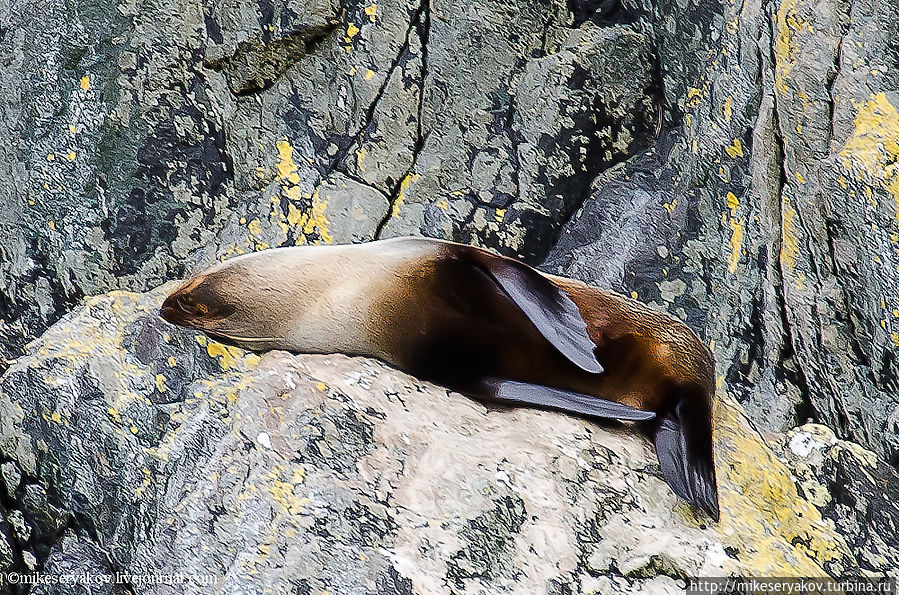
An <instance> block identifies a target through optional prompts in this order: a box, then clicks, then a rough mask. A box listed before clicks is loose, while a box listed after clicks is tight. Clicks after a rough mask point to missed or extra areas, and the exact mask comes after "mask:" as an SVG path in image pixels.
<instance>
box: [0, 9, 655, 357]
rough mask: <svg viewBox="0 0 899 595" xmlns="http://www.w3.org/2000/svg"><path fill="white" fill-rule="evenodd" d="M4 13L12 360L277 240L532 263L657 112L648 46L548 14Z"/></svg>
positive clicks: (1, 42) (2, 305)
mask: <svg viewBox="0 0 899 595" xmlns="http://www.w3.org/2000/svg"><path fill="white" fill-rule="evenodd" d="M73 6H74V8H73ZM3 10H5V11H6V12H0V26H2V27H3V31H6V32H7V34H4V35H3V36H2V37H0V53H2V54H3V55H4V56H6V58H5V59H4V61H3V62H2V63H0V79H2V81H3V82H2V83H0V85H2V87H0V92H2V94H3V97H4V104H3V109H2V112H0V138H2V139H4V140H5V142H4V143H3V144H4V148H3V149H2V150H3V151H4V153H2V154H0V157H2V159H0V161H2V165H0V168H2V169H0V206H2V208H0V213H2V214H0V217H2V219H0V225H2V227H3V229H4V230H5V232H4V233H3V234H0V236H2V239H0V254H2V255H3V258H2V259H0V283H2V285H3V287H4V288H5V291H4V296H3V300H0V336H2V337H3V338H4V341H3V347H2V352H0V356H2V357H5V358H12V357H14V356H15V355H16V354H17V353H19V352H20V351H21V348H22V345H23V344H24V343H25V342H26V341H27V340H28V339H31V338H33V337H35V336H37V335H38V334H39V333H40V332H41V331H42V330H43V329H44V328H46V326H47V325H48V324H49V323H50V322H52V321H54V320H56V319H58V318H59V316H61V315H62V314H63V313H65V312H66V311H68V310H69V309H70V308H71V307H72V305H74V304H75V303H77V301H78V300H79V299H80V298H81V297H82V296H84V295H91V294H96V293H101V292H104V291H108V290H110V289H114V288H124V289H132V290H142V289H147V288H150V287H155V286H157V285H159V284H160V283H161V282H163V281H164V280H166V279H170V278H175V277H180V276H183V275H184V274H185V273H186V272H187V271H189V270H191V269H192V268H194V267H196V266H199V265H201V264H208V263H209V262H211V261H213V260H214V259H216V258H218V257H227V256H231V255H234V254H239V253H241V252H246V251H251V250H256V249H261V248H265V247H269V246H280V245H290V244H295V243H304V242H331V241H336V242H351V241H363V240H368V239H373V238H376V237H380V236H382V235H383V236H385V237H386V236H392V235H398V234H407V233H413V234H422V233H423V234H427V235H431V236H437V237H444V238H449V239H456V240H461V241H465V242H469V243H476V244H480V245H484V246H489V247H493V248H496V249H498V250H500V251H502V252H505V253H508V254H517V255H520V256H523V257H526V258H529V259H530V260H531V261H536V260H539V259H540V258H542V257H543V255H545V254H546V253H547V251H548V250H549V242H551V241H552V238H553V237H554V236H555V235H556V234H557V233H558V229H559V226H560V224H561V223H562V222H563V221H564V220H565V218H566V217H568V215H569V214H570V213H571V212H572V211H573V210H574V209H576V208H577V207H578V205H579V204H580V202H581V201H582V200H583V198H584V188H586V187H587V185H588V184H589V182H590V180H591V179H592V177H593V176H594V175H595V173H596V172H598V171H600V170H602V169H603V168H605V167H608V166H609V165H611V164H613V163H615V162H617V161H620V160H621V159H623V158H625V157H627V156H629V155H631V154H632V153H633V152H634V151H636V150H637V149H639V148H641V147H643V146H646V145H647V144H648V142H649V140H650V138H649V137H650V134H649V132H650V130H651V129H652V127H653V126H654V122H655V119H656V116H655V113H656V110H655V107H654V105H655V99H654V97H655V94H656V92H657V89H656V88H655V87H654V82H653V76H652V72H653V70H652V50H651V41H650V38H649V37H648V36H647V35H645V34H643V33H639V32H637V31H635V30H634V29H632V28H629V27H597V26H594V24H593V23H591V22H586V23H583V24H582V25H581V26H580V27H579V28H571V27H569V25H570V21H571V15H570V14H569V12H568V9H567V5H566V3H565V2H563V1H562V0H557V1H554V2H549V3H536V4H535V3H532V2H528V1H523V0H522V1H519V2H514V1H508V2H499V3H497V2H477V3H461V4H460V3H455V2H442V1H441V2H436V3H429V2H421V3H414V4H413V3H407V2H403V1H400V0H387V1H386V2H374V1H373V2H370V3H367V2H366V3H357V2H350V1H347V2H342V3H336V2H324V1H316V2H311V3H308V2H304V3H296V2H287V3H281V4H277V5H276V4H275V3H269V2H262V3H259V2H243V1H239V0H237V1H228V2H219V3H216V4H215V6H212V5H208V6H207V5H204V4H202V3H197V2H194V3H187V4H185V3H183V2H156V3H152V4H151V5H147V6H143V5H140V6H138V5H137V4H134V3H130V2H124V3H121V4H116V3H114V2H100V3H92V4H89V5H87V4H85V5H84V6H81V4H80V3H79V4H76V5H71V4H69V3H64V2H55V3H54V2H51V3H44V2H41V3H32V4H28V3H20V4H17V5H15V6H12V5H10V6H8V7H6V8H5V9H2V8H0V11H3ZM13 147H16V149H13Z"/></svg>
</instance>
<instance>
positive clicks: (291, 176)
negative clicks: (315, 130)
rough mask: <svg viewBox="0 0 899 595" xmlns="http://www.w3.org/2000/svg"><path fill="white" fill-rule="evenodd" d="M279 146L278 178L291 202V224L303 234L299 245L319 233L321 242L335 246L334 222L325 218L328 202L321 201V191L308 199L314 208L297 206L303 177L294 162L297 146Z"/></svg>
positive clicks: (300, 196) (300, 195) (282, 141)
mask: <svg viewBox="0 0 899 595" xmlns="http://www.w3.org/2000/svg"><path fill="white" fill-rule="evenodd" d="M277 146H278V164H277V167H276V169H277V178H278V183H279V185H280V186H281V190H282V192H283V193H284V194H285V195H286V196H287V198H288V199H290V204H289V205H288V207H287V218H286V219H287V224H288V225H289V226H291V227H294V228H299V231H300V233H299V234H298V237H297V241H296V243H297V244H304V243H306V242H307V237H306V236H308V235H310V234H312V233H317V234H318V236H319V237H320V238H321V241H323V242H325V243H326V244H330V243H332V242H333V241H334V240H333V238H332V237H331V233H330V227H331V222H330V221H328V218H327V217H326V216H325V210H326V208H327V206H328V201H327V200H325V199H322V198H321V195H320V193H319V190H316V191H315V192H314V193H313V194H312V196H308V195H307V197H308V198H309V199H310V200H311V202H312V204H311V205H310V206H309V208H308V209H305V210H304V209H301V208H300V207H298V206H296V204H295V203H296V202H298V201H300V200H301V199H302V198H303V196H302V191H301V189H300V186H299V183H300V176H299V173H298V170H297V165H296V162H295V161H294V159H293V146H292V145H291V144H290V142H289V141H287V140H279V141H278V143H277Z"/></svg>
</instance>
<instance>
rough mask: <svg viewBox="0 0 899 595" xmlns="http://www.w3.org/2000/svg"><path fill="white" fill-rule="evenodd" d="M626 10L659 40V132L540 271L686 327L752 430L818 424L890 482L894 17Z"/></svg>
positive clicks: (616, 171) (898, 348) (833, 10)
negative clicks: (863, 449) (698, 338)
mask: <svg viewBox="0 0 899 595" xmlns="http://www.w3.org/2000/svg"><path fill="white" fill-rule="evenodd" d="M635 10H636V9H635ZM638 12H642V14H643V15H644V16H643V18H644V19H646V20H647V21H651V22H652V23H653V30H654V32H655V41H656V48H657V50H658V51H659V58H660V61H661V71H662V79H663V86H664V89H665V101H666V112H665V125H664V127H663V128H664V131H663V133H662V135H661V138H660V141H659V142H658V143H657V144H656V146H654V147H652V148H650V149H648V150H647V151H645V152H644V153H642V154H640V155H637V156H635V157H633V158H631V159H629V160H628V161H627V162H625V163H622V164H620V165H618V166H616V167H614V168H613V169H610V170H608V171H606V172H604V173H602V174H601V175H600V176H598V177H597V178H596V179H595V180H594V181H593V191H592V194H591V195H590V198H589V200H587V201H586V202H585V204H584V205H583V207H582V209H581V210H580V212H579V213H577V214H576V215H575V216H574V217H573V218H572V220H571V221H570V222H569V223H568V225H567V226H566V228H565V229H564V230H563V232H562V236H561V238H560V241H559V242H558V244H556V245H555V246H554V248H553V249H552V251H551V253H550V256H549V258H548V259H547V261H546V262H545V263H544V265H543V266H544V268H545V269H546V270H549V271H551V272H554V273H562V274H570V275H572V276H575V277H579V278H582V279H585V280H592V281H595V282H598V283H599V284H602V285H605V286H608V287H612V288H615V289H619V290H620V291H623V292H625V293H631V292H634V293H635V294H636V296H637V297H638V298H640V299H642V300H645V301H649V302H652V303H655V304H657V305H659V306H660V307H662V308H665V309H667V310H669V311H671V312H675V313H677V314H678V315H679V316H681V317H682V318H684V319H685V320H687V321H688V322H689V323H690V324H691V326H692V327H693V328H694V329H697V330H698V331H700V332H701V333H703V334H704V336H705V338H706V339H707V340H708V341H709V343H710V344H711V345H712V346H713V351H714V352H715V356H716V360H717V364H718V373H719V374H720V376H721V377H722V378H723V380H724V386H725V387H726V388H727V390H728V391H729V392H731V393H732V394H733V395H734V396H735V397H736V398H737V399H738V400H739V401H740V402H741V403H743V404H744V406H745V407H746V408H747V410H748V411H749V413H750V415H751V417H752V418H753V419H754V420H755V421H756V422H757V423H758V424H759V425H760V426H761V427H763V428H767V429H770V430H777V431H784V430H787V429H789V428H790V427H792V426H795V425H798V424H801V423H804V422H805V421H808V420H809V419H811V420H814V421H818V422H821V423H824V424H826V425H828V426H830V427H832V428H834V429H835V431H836V432H837V433H838V435H839V436H840V437H842V438H845V439H850V440H853V441H856V442H859V443H861V444H864V445H866V446H867V447H868V448H870V449H872V450H873V451H874V452H876V453H877V455H878V457H880V458H881V460H883V461H886V462H888V463H889V464H891V465H893V466H894V467H895V466H896V462H897V456H899V432H897V423H896V420H897V418H899V398H897V395H899V375H897V358H896V355H897V353H899V301H897V295H899V216H897V212H899V185H897V183H896V180H895V179H894V178H895V163H894V162H895V160H896V159H897V157H899V115H897V112H896V106H897V105H899V96H897V95H896V89H899V69H897V64H896V60H897V58H896V56H897V54H896V52H895V51H893V50H890V49H888V47H891V45H890V44H893V43H894V40H895V39H896V27H897V22H899V21H897V18H896V17H897V14H896V7H895V6H881V5H880V4H879V3H875V2H868V1H866V0H861V1H853V2H838V1H833V2H829V1H825V2H823V3H822V2H803V1H794V0H783V1H782V2H781V1H775V2H768V3H764V4H761V3H759V2H744V3H736V4H730V3H720V4H718V3H715V2H701V3H692V2H691V3H679V4H677V3H664V6H663V5H662V3H659V5H658V6H656V5H651V4H650V3H643V7H642V8H641V9H640V11H638ZM893 49H895V48H893Z"/></svg>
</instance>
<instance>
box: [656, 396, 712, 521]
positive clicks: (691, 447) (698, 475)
mask: <svg viewBox="0 0 899 595" xmlns="http://www.w3.org/2000/svg"><path fill="white" fill-rule="evenodd" d="M690 405H691V404H690V403H688V402H687V401H685V400H681V401H679V402H678V403H677V404H676V405H675V407H674V409H673V410H672V411H671V412H669V413H668V414H666V415H665V417H663V418H662V419H661V420H660V421H659V422H658V426H657V428H656V429H655V437H654V442H655V446H656V455H657V456H658V457H659V464H660V465H661V468H662V475H663V476H664V477H665V481H666V482H667V483H668V485H669V486H670V487H671V489H672V490H673V491H674V493H675V494H677V495H678V496H680V497H681V498H683V499H684V500H686V501H687V502H689V503H690V504H692V505H693V506H697V507H699V508H701V509H703V510H705V511H706V512H707V513H709V515H710V516H711V517H712V518H713V519H715V521H717V520H718V519H719V510H718V484H717V481H716V479H715V462H714V457H713V454H712V432H711V424H710V421H709V412H707V411H701V410H700V411H691V409H704V408H694V407H690Z"/></svg>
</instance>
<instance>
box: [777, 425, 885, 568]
mask: <svg viewBox="0 0 899 595" xmlns="http://www.w3.org/2000/svg"><path fill="white" fill-rule="evenodd" d="M782 443H783V444H784V445H785V448H784V452H785V453H786V455H787V457H786V458H787V464H788V465H789V466H790V467H791V468H792V470H793V474H794V475H795V476H796V477H797V478H798V479H799V487H800V492H801V493H802V494H803V495H804V496H805V497H806V498H807V499H808V500H809V501H811V502H812V503H813V504H815V506H816V507H817V508H818V509H819V510H820V511H821V514H822V516H823V517H824V518H825V519H828V520H830V521H832V522H833V523H834V526H835V527H836V528H837V530H838V531H839V532H840V533H841V534H842V535H844V536H846V540H847V543H848V544H849V545H850V547H851V548H852V551H853V552H855V554H856V556H857V557H858V559H859V561H860V563H862V564H864V566H865V567H866V568H870V569H872V570H875V571H881V572H887V571H895V569H896V568H899V530H897V529H899V475H897V473H896V471H895V470H894V469H892V468H891V467H890V466H889V465H887V464H885V463H884V462H883V461H880V460H878V459H877V455H876V454H875V453H873V452H871V451H870V450H867V449H865V448H862V447H861V446H859V445H858V444H855V443H853V442H847V441H845V440H839V439H838V438H837V437H836V436H835V435H834V432H833V430H831V429H830V428H828V427H826V426H822V425H819V424H806V425H804V426H800V427H798V428H795V429H793V430H790V432H788V433H787V434H786V436H785V437H784V439H783V440H782Z"/></svg>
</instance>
